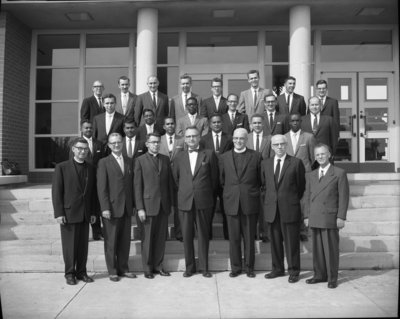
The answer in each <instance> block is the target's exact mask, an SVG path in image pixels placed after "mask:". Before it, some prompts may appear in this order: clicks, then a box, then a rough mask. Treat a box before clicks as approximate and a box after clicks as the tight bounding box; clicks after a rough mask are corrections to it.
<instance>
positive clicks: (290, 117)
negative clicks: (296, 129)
mask: <svg viewBox="0 0 400 319" xmlns="http://www.w3.org/2000/svg"><path fill="white" fill-rule="evenodd" d="M293 115H296V116H298V117H300V120H301V114H300V113H299V112H296V113H291V114H289V121H290V120H291V119H292V116H293Z"/></svg>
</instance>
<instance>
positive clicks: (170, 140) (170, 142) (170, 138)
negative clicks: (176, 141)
mask: <svg viewBox="0 0 400 319" xmlns="http://www.w3.org/2000/svg"><path fill="white" fill-rule="evenodd" d="M169 144H172V136H170V137H169Z"/></svg>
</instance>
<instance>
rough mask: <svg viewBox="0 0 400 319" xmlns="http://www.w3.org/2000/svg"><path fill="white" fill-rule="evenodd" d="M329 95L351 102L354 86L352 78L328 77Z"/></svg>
mask: <svg viewBox="0 0 400 319" xmlns="http://www.w3.org/2000/svg"><path fill="white" fill-rule="evenodd" d="M328 90H329V94H328V95H329V96H331V97H333V98H335V99H337V100H339V101H346V102H351V96H352V92H351V90H352V87H351V79H350V78H344V79H339V78H328Z"/></svg>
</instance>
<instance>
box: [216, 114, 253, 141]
mask: <svg viewBox="0 0 400 319" xmlns="http://www.w3.org/2000/svg"><path fill="white" fill-rule="evenodd" d="M237 128H244V129H246V130H247V132H250V126H249V117H248V116H247V114H242V113H239V112H236V113H235V117H234V119H233V122H232V119H231V118H230V114H229V112H227V113H225V114H223V115H222V131H223V132H225V133H227V134H229V135H231V136H232V135H233V132H234V131H235V130H236V129H237Z"/></svg>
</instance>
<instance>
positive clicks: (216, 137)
mask: <svg viewBox="0 0 400 319" xmlns="http://www.w3.org/2000/svg"><path fill="white" fill-rule="evenodd" d="M215 151H216V152H219V137H218V134H216V135H215Z"/></svg>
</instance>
